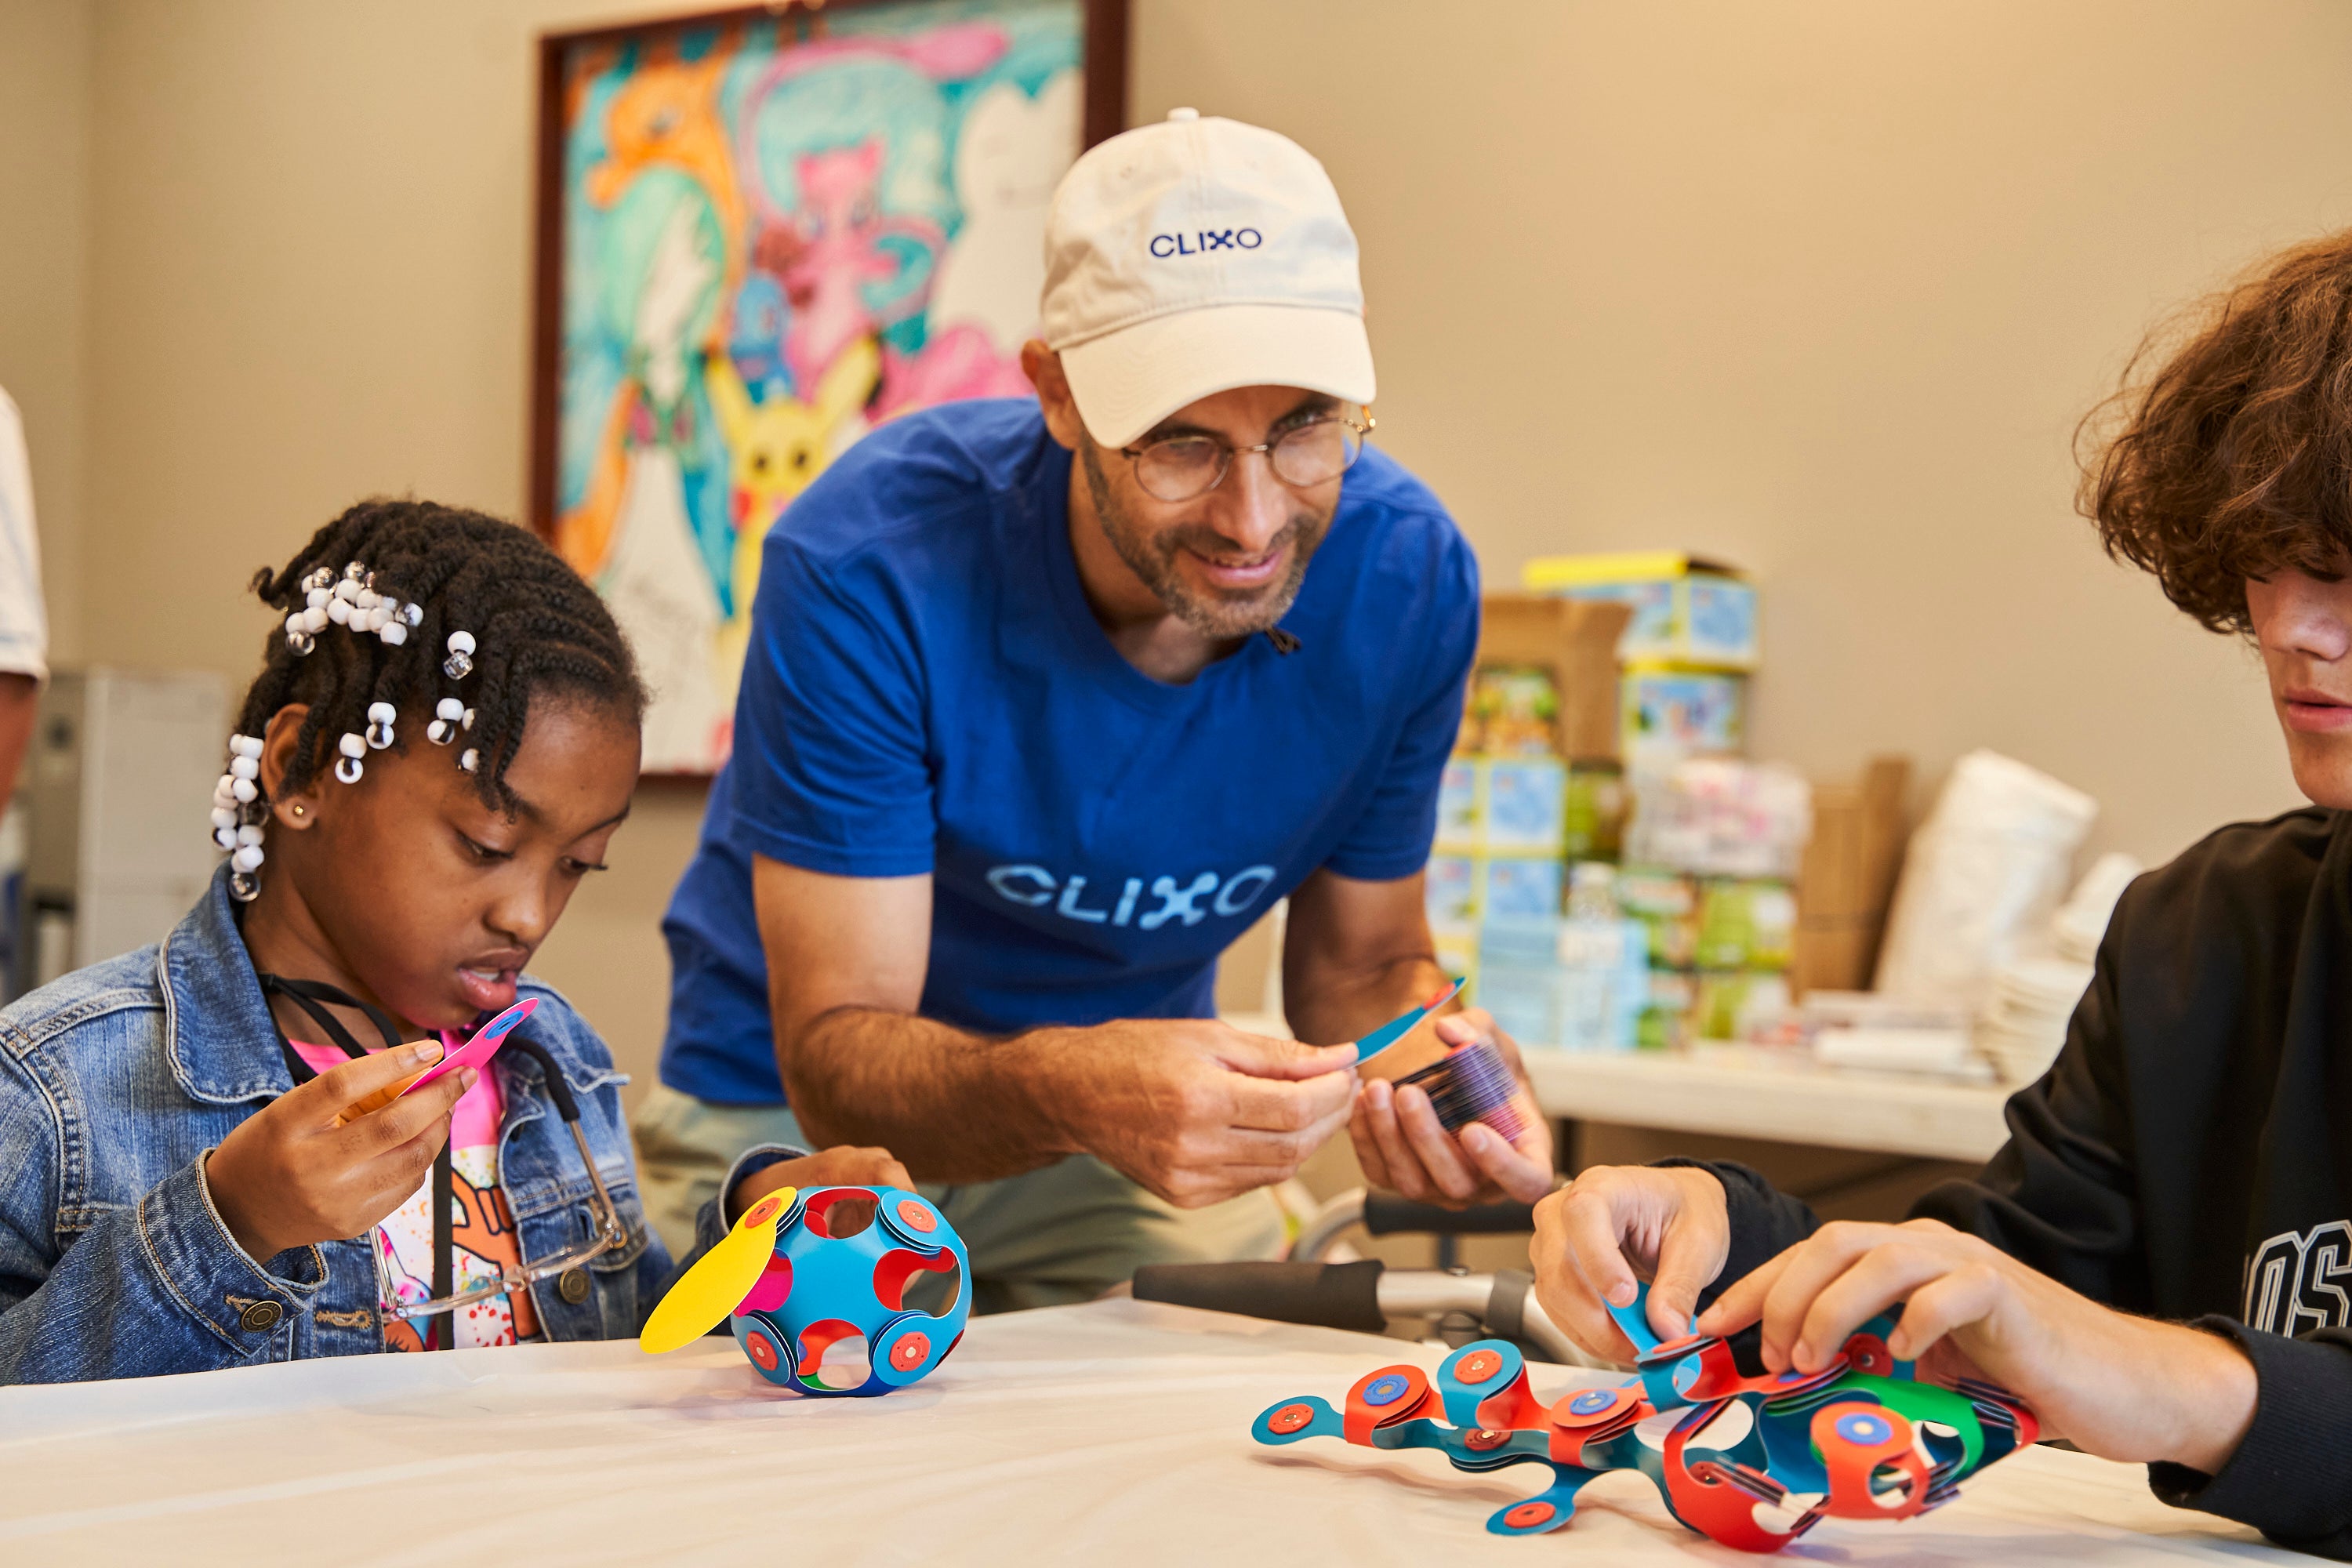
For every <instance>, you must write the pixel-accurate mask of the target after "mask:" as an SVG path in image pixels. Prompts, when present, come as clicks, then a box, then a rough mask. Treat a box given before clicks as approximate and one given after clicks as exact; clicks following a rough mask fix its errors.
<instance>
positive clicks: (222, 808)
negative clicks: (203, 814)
mask: <svg viewBox="0 0 2352 1568" xmlns="http://www.w3.org/2000/svg"><path fill="white" fill-rule="evenodd" d="M212 823H213V826H215V827H235V826H236V812H235V811H234V810H232V809H231V808H230V807H228V806H226V805H216V806H215V807H213V811H212Z"/></svg>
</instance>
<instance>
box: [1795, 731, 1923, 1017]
mask: <svg viewBox="0 0 2352 1568" xmlns="http://www.w3.org/2000/svg"><path fill="white" fill-rule="evenodd" d="M1910 787H1911V759H1910V758H1908V757H1895V756H1889V757H1874V758H1872V759H1871V761H1870V763H1869V765H1868V766H1867V767H1866V768H1865V769H1864V771H1863V775H1862V778H1861V780H1860V782H1858V783H1855V784H1815V785H1814V786H1813V836H1812V838H1811V840H1810V841H1809V842H1808V843H1807V844H1806V846H1805V858H1804V863H1803V865H1802V867H1801V869H1800V870H1799V872H1798V879H1797V942H1796V952H1795V957H1794V961H1793V963H1792V964H1791V966H1790V967H1791V973H1790V980H1791V981H1792V982H1793V983H1794V984H1795V985H1796V987H1797V991H1798V993H1799V994H1803V993H1805V992H1808V991H1864V990H1867V989H1869V986H1870V981H1871V975H1872V973H1873V971H1874V969H1875V967H1876V965H1877V962H1878V942H1879V938H1880V937H1881V936H1882V935H1883V934H1884V932H1885V925H1886V910H1887V905H1888V904H1889V903H1890V902H1891V901H1892V900H1893V899H1894V896H1895V876H1896V874H1897V873H1898V872H1900V871H1901V870H1902V868H1903V846H1904V842H1905V839H1906V837H1907V833H1906V819H1905V816H1904V801H1905V797H1906V795H1908V793H1909V791H1910Z"/></svg>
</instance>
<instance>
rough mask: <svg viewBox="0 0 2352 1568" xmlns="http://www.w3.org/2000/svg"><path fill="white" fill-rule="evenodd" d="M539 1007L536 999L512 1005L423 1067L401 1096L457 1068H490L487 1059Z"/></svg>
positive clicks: (528, 998)
mask: <svg viewBox="0 0 2352 1568" xmlns="http://www.w3.org/2000/svg"><path fill="white" fill-rule="evenodd" d="M538 1006H539V998H538V997H536V996H526V997H524V998H523V999H522V1000H521V1001H520V1002H518V1003H516V1004H515V1005H513V1006H511V1007H509V1008H508V1009H507V1010H506V1011H505V1012H503V1013H501V1014H499V1016H497V1017H495V1018H493V1019H491V1020H490V1021H489V1022H488V1023H487V1024H485V1025H483V1026H481V1027H480V1028H478V1029H477V1030H475V1031H474V1037H473V1038H472V1039H470V1040H467V1042H466V1043H465V1044H464V1045H462V1046H459V1047H457V1049H456V1050H454V1051H451V1052H450V1053H449V1054H448V1055H447V1056H446V1057H443V1058H441V1059H440V1060H439V1061H437V1062H435V1063H434V1064H433V1065H432V1066H431V1067H429V1068H425V1071H424V1072H423V1073H421V1074H419V1075H418V1077H417V1079H416V1081H415V1082H414V1083H412V1084H410V1085H409V1086H408V1087H407V1088H406V1089H402V1090H401V1091H400V1093H401V1094H402V1095H411V1094H415V1092H416V1091H417V1090H418V1089H423V1088H424V1087H425V1085H426V1084H428V1083H431V1082H432V1081H433V1080H434V1079H436V1078H445V1077H446V1076H447V1075H449V1074H450V1073H453V1072H456V1071H457V1069H458V1068H473V1069H474V1070H475V1071H477V1072H479V1071H480V1070H481V1069H482V1068H485V1067H487V1066H488V1065H489V1060H490V1058H492V1057H494V1056H496V1055H498V1054H499V1047H500V1046H503V1045H505V1044H506V1043H507V1037H508V1036H509V1035H510V1034H512V1033H514V1031H515V1027H516V1026H517V1025H519V1024H520V1023H521V1022H522V1021H523V1020H524V1019H525V1018H528V1017H530V1016H531V1014H532V1012H533V1011H534V1010H536V1009H537V1007H538ZM395 1098H397V1097H395Z"/></svg>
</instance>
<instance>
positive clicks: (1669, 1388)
mask: <svg viewBox="0 0 2352 1568" xmlns="http://www.w3.org/2000/svg"><path fill="white" fill-rule="evenodd" d="M1648 1294H1649V1291H1648V1288H1647V1287H1643V1291H1642V1293H1641V1296H1640V1297H1639V1298H1637V1299H1636V1300H1634V1302H1633V1305H1632V1306H1630V1307H1624V1308H1612V1309H1611V1311H1612V1315H1613V1316H1614V1317H1615V1318H1616V1319H1617V1321H1618V1325H1619V1326H1620V1327H1621V1328H1622V1329H1623V1330H1624V1331H1625V1332H1626V1335H1627V1337H1628V1338H1630V1339H1631V1340H1632V1341H1633V1343H1634V1345H1635V1346H1636V1347H1638V1348H1639V1350H1640V1352H1641V1359H1640V1360H1639V1361H1638V1362H1637V1363H1635V1365H1636V1368H1637V1370H1638V1371H1639V1372H1640V1373H1641V1375H1640V1376H1639V1377H1637V1378H1635V1379H1633V1380H1632V1381H1630V1382H1627V1383H1625V1384H1621V1385H1620V1386H1618V1387H1615V1388H1587V1389H1582V1390H1580V1391H1579V1392H1577V1393H1574V1394H1568V1395H1566V1396H1565V1397H1563V1398H1561V1399H1560V1400H1559V1401H1558V1402H1557V1403H1555V1404H1552V1405H1545V1404H1544V1403H1543V1402H1542V1401H1540V1400H1538V1399H1537V1398H1536V1397H1535V1395H1534V1394H1532V1393H1530V1392H1529V1391H1528V1373H1527V1366H1526V1363H1525V1362H1524V1361H1523V1360H1522V1358H1521V1357H1520V1354H1519V1352H1518V1348H1517V1346H1515V1345H1513V1344H1512V1343H1510V1342H1508V1341H1507V1340H1480V1341H1478V1342H1476V1343H1475V1344H1468V1345H1465V1346H1463V1347H1462V1348H1461V1349H1460V1350H1458V1351H1455V1352H1454V1353H1453V1354H1452V1355H1450V1356H1447V1357H1446V1358H1445V1360H1444V1363H1442V1364H1441V1365H1440V1366H1439V1367H1438V1369H1437V1377H1436V1380H1435V1382H1434V1383H1433V1382H1432V1381H1431V1380H1430V1378H1429V1376H1428V1375H1427V1374H1426V1373H1423V1371H1422V1370H1421V1369H1420V1368H1419V1367H1416V1366H1388V1367H1382V1368H1381V1369H1380V1370H1379V1371H1377V1372H1374V1373H1370V1374H1369V1375H1367V1376H1366V1377H1364V1378H1362V1379H1360V1381H1358V1383H1357V1384H1356V1385H1355V1386H1354V1387H1353V1388H1351V1389H1349V1391H1348V1403H1347V1409H1346V1410H1345V1411H1344V1412H1343V1411H1336V1410H1334V1409H1332V1408H1331V1406H1330V1405H1328V1404H1326V1403H1324V1402H1323V1401H1322V1400H1320V1399H1317V1398H1315V1397H1313V1396H1311V1395H1310V1396H1307V1397H1305V1398H1299V1399H1287V1400H1285V1401H1283V1402H1282V1403H1281V1404H1279V1405H1275V1406H1273V1407H1272V1408H1271V1409H1269V1410H1267V1411H1266V1412H1265V1414H1263V1415H1260V1416H1259V1417H1258V1418H1257V1420H1256V1422H1255V1424H1254V1425H1253V1426H1251V1428H1250V1435H1251V1436H1254V1437H1255V1438H1256V1439H1257V1440H1258V1441H1259V1442H1261V1443H1269V1444H1287V1443H1296V1442H1298V1441H1299V1440H1300V1439H1302V1438H1307V1437H1342V1438H1345V1439H1346V1440H1347V1441H1349V1442H1350V1443H1354V1444H1358V1445H1360V1446H1361V1447H1371V1448H1434V1449H1436V1450H1437V1451H1438V1452H1439V1453H1442V1454H1444V1456H1445V1457H1446V1458H1447V1459H1448V1460H1450V1461H1451V1462H1452V1463H1453V1465H1454V1468H1456V1469H1462V1470H1471V1471H1486V1470H1498V1469H1501V1468H1504V1467H1505V1466H1507V1465H1522V1464H1538V1465H1548V1466H1549V1467H1550V1468H1551V1472H1552V1484H1551V1485H1550V1486H1549V1487H1548V1488H1546V1489H1544V1490H1542V1491H1540V1492H1538V1493H1537V1494H1536V1495H1535V1496H1534V1497H1531V1498H1529V1499H1528V1500H1526V1501H1524V1502H1519V1503H1514V1504H1512V1505H1511V1506H1510V1507H1508V1508H1506V1509H1503V1510H1499V1511H1498V1512H1496V1514H1495V1515H1494V1516H1493V1517H1492V1518H1490V1519H1488V1520H1487V1521H1486V1528H1487V1530H1488V1531H1492V1532H1493V1533H1495V1534H1496V1535H1534V1534H1538V1533H1540V1532H1542V1531H1549V1530H1558V1529H1559V1527H1560V1526H1562V1525H1564V1524H1566V1523H1568V1522H1569V1521H1570V1519H1571V1518H1572V1517H1573V1516H1574V1514H1575V1511H1576V1494H1577V1492H1578V1491H1579V1490H1580V1489H1582V1488H1583V1486H1584V1484H1585V1483H1586V1482H1588V1481H1590V1480H1591V1479H1592V1478H1593V1477H1595V1476H1597V1475H1601V1474H1602V1473H1603V1472H1605V1471H1609V1470H1636V1469H1637V1470H1640V1471H1641V1472H1642V1473H1643V1474H1644V1475H1646V1476H1648V1477H1649V1478H1650V1479H1651V1480H1652V1481H1654V1482H1655V1483H1656V1485H1657V1488H1658V1490H1659V1492H1660V1493H1661V1494H1662V1495H1663V1496H1664V1499H1665V1504H1666V1509H1667V1511H1669V1512H1670V1513H1672V1514H1673V1515H1674V1516H1675V1518H1676V1519H1678V1520H1680V1521H1682V1522H1683V1523H1684V1524H1685V1525H1687V1526H1689V1527H1690V1528H1691V1529H1693V1530H1696V1531H1699V1532H1701V1533H1702V1534H1705V1535H1707V1536H1709V1537H1712V1538H1713V1539H1714V1540H1716V1541H1717V1542H1721V1543H1722V1544H1724V1545H1726V1546H1733V1547H1738V1549H1739V1550H1741V1551H1743V1552H1777V1551H1779V1550H1780V1548H1781V1547H1783V1546H1786V1545H1787V1544H1789V1542H1791V1541H1794V1540H1796V1539H1797V1537H1799V1536H1801V1535H1802V1534H1804V1533H1805V1531H1808V1530H1811V1528H1812V1527H1813V1526H1814V1525H1815V1524H1816V1523H1818V1522H1819V1521H1821V1520H1822V1519H1823V1518H1837V1519H1880V1520H1891V1519H1909V1518H1912V1517H1913V1516H1915V1515H1916V1514H1920V1513H1924V1512H1926V1511H1927V1510H1929V1509H1931V1508H1935V1507H1937V1506H1938V1505H1940V1504H1942V1503H1945V1502H1948V1501H1949V1500H1951V1499H1952V1497H1953V1496H1954V1495H1955V1494H1956V1492H1957V1490H1958V1483H1959V1482H1960V1481H1961V1479H1964V1478H1965V1477H1967V1476H1969V1475H1971V1474H1973V1473H1975V1472H1976V1471H1977V1470H1979V1469H1981V1468H1983V1467H1985V1466H1986V1465H1989V1464H1990V1463H1992V1462H1993V1461H1994V1460H1996V1459H1999V1458H2004V1457H2006V1456H2007V1455H2009V1454H2011V1453H2012V1452H2014V1451H2015V1450H2016V1449H2017V1448H2019V1447H2022V1446H2023V1445H2025V1444H2028V1443H2031V1442H2032V1441H2033V1440H2034V1437H2035V1436H2036V1435H2037V1433H2038V1432H2039V1427H2038V1426H2037V1424H2036V1423H2035V1421H2034V1418H2033V1416H2032V1413H2031V1412H2029V1411H2028V1410H2027V1409H2026V1408H2025V1407H2024V1406H2023V1405H2021V1404H2019V1403H2018V1401H2017V1399H2016V1396H2015V1395H2013V1394H2010V1393H2008V1392H2007V1391H2006V1390H2003V1389H1999V1388H1994V1387H1991V1386H1990V1385H1989V1384H1963V1385H1962V1386H1961V1387H1960V1389H1959V1390H1958V1391H1955V1390H1952V1389H1948V1388H1941V1387H1938V1386H1937V1385H1935V1384H1924V1383H1919V1382H1916V1381H1915V1380H1914V1379H1913V1378H1912V1375H1911V1363H1908V1362H1897V1361H1895V1359H1894V1357H1893V1356H1892V1355H1891V1354H1890V1353H1889V1352H1888V1351H1887V1349H1886V1340H1885V1335H1886V1333H1887V1332H1889V1331H1891V1330H1892V1328H1893V1321H1892V1320H1890V1319H1885V1318H1881V1319H1878V1320H1876V1321H1874V1322H1872V1323H1871V1324H1870V1325H1868V1326H1867V1327H1865V1328H1864V1330H1863V1331H1861V1332H1860V1333H1857V1334H1855V1335H1853V1337H1852V1338H1851V1339H1849V1340H1847V1341H1846V1343H1845V1349H1844V1351H1843V1353H1842V1354H1841V1355H1840V1356H1839V1357H1838V1359H1836V1360H1835V1361H1833V1362H1832V1363H1831V1364H1830V1365H1829V1366H1827V1367H1825V1368H1823V1369H1822V1371H1820V1372H1818V1373H1797V1372H1786V1373H1780V1374H1779V1375H1777V1376H1768V1377H1746V1376H1743V1375H1741V1373H1740V1372H1739V1369H1738V1367H1736V1366H1735V1365H1733V1364H1732V1359H1731V1349H1730V1347H1729V1346H1728V1345H1727V1344H1726V1343H1725V1342H1723V1341H1722V1340H1719V1339H1715V1338H1711V1337H1705V1336H1701V1335H1697V1334H1686V1335H1685V1336H1684V1337H1682V1338H1680V1339H1676V1340H1670V1341H1667V1342H1664V1343H1661V1342H1659V1340H1658V1338H1657V1336H1656V1335H1655V1334H1654V1333H1652V1332H1651V1331H1650V1329H1649V1323H1648V1320H1647V1319H1646V1318H1645V1317H1644V1316H1643V1310H1644V1306H1645V1303H1646V1300H1647V1298H1648ZM1732 1405H1742V1406H1744V1407H1745V1411H1744V1415H1745V1417H1746V1418H1745V1419H1744V1420H1743V1419H1741V1418H1740V1417H1741V1413H1736V1412H1731V1406H1732ZM1674 1410H1681V1411H1684V1412H1685V1414H1684V1415H1683V1416H1682V1418H1681V1419H1680V1420H1678V1421H1676V1422H1675V1424H1674V1426H1673V1428H1672V1429H1671V1430H1670V1431H1668V1432H1667V1433H1666V1434H1665V1436H1664V1443H1663V1445H1662V1446H1661V1447H1652V1446H1651V1445H1650V1444H1649V1443H1648V1442H1645V1441H1644V1440H1643V1436H1642V1435H1641V1434H1640V1433H1638V1432H1637V1431H1636V1430H1635V1428H1636V1427H1637V1426H1640V1425H1641V1424H1642V1423H1643V1422H1644V1421H1647V1420H1648V1419H1649V1418H1650V1417H1652V1416H1653V1415H1659V1414H1661V1413H1663V1412H1668V1411H1674ZM1727 1413H1729V1414H1730V1415H1731V1420H1730V1421H1729V1422H1728V1423H1726V1424H1725V1425H1724V1426H1723V1427H1722V1429H1723V1430H1724V1431H1725V1432H1726V1434H1727V1436H1726V1437H1725V1440H1724V1443H1723V1445H1722V1446H1720V1447H1718V1446H1717V1445H1715V1444H1712V1443H1710V1442H1709V1441H1708V1438H1709V1437H1710V1436H1713V1435H1714V1431H1715V1430H1716V1429H1717V1423H1718V1420H1719V1418H1721V1417H1723V1416H1725V1415H1727ZM1759 1508H1770V1509H1773V1510H1778V1512H1779V1513H1780V1515H1781V1520H1782V1521H1781V1522H1779V1523H1777V1524H1772V1523H1767V1522H1765V1521H1761V1520H1759V1518H1758V1517H1757V1512H1758V1510H1759Z"/></svg>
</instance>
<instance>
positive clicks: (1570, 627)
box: [1477, 594, 1633, 763]
mask: <svg viewBox="0 0 2352 1568" xmlns="http://www.w3.org/2000/svg"><path fill="white" fill-rule="evenodd" d="M1632 619H1633V609H1632V608H1631V606H1629V605H1622V604H1616V603H1610V602H1605V601H1598V600H1585V599H1563V598H1546V597H1542V596H1539V595H1533V594H1489V595H1486V601H1485V604H1484V605H1483V606H1482V615H1481V619H1480V622H1479V630H1478V658H1477V662H1478V663H1479V664H1481V665H1489V664H1518V665H1532V666H1535V667H1537V668H1542V669H1545V670H1548V671H1549V673H1550V675H1551V680H1552V685H1553V687H1554V688H1555V689H1557V690H1558V692H1559V714H1558V716H1557V718H1556V720H1555V723H1556V725H1557V726H1558V730H1559V746H1558V748H1557V750H1558V751H1559V755H1560V756H1561V757H1562V758H1564V759H1566V760H1567V761H1569V762H1571V763H1573V762H1582V761H1585V760H1588V759H1591V760H1594V761H1601V760H1608V759H1612V758H1614V757H1616V756H1617V754H1618V750H1617V705H1618V690H1617V645H1618V642H1619V639H1620V638H1621V637H1622V636H1623V634H1624V631H1625V626H1626V625H1627V623H1628V622H1630V621H1631V620H1632Z"/></svg>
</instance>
